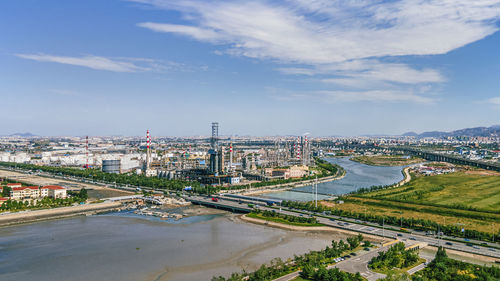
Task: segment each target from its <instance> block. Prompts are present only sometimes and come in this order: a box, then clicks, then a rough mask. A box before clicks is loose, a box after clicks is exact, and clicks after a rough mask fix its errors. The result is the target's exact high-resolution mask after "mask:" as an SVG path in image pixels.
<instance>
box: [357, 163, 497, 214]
mask: <svg viewBox="0 0 500 281" xmlns="http://www.w3.org/2000/svg"><path fill="white" fill-rule="evenodd" d="M489 174H490V175H488V174H481V173H480V172H457V173H451V174H443V175H435V176H421V177H417V178H414V179H412V180H411V181H410V182H409V183H407V184H405V185H403V186H401V187H397V188H390V189H385V190H380V191H375V192H371V193H367V194H364V195H363V197H371V198H377V199H389V200H397V201H405V202H411V203H417V204H429V205H441V206H451V207H458V208H460V207H464V208H474V209H477V210H481V211H493V212H500V175H498V174H496V175H492V174H494V173H489ZM413 177H414V175H412V178H413Z"/></svg>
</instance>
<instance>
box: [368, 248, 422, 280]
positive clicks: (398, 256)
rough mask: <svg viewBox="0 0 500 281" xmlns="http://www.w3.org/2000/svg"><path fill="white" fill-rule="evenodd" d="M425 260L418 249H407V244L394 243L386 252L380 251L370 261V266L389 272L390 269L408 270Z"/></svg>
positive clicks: (376, 270)
mask: <svg viewBox="0 0 500 281" xmlns="http://www.w3.org/2000/svg"><path fill="white" fill-rule="evenodd" d="M422 262H424V260H423V259H421V258H419V256H418V251H416V250H405V244H404V243H403V242H399V243H397V244H394V245H393V246H391V247H390V248H389V250H387V251H386V252H379V253H378V256H376V257H373V258H372V259H371V260H370V262H369V263H368V267H369V268H370V269H371V270H373V271H375V272H379V273H383V274H388V273H389V272H390V271H396V272H398V271H399V272H406V271H407V270H408V269H410V268H412V267H414V266H416V265H418V264H420V263H422Z"/></svg>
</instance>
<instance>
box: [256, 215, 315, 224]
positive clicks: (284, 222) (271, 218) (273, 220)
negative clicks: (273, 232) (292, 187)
mask: <svg viewBox="0 0 500 281" xmlns="http://www.w3.org/2000/svg"><path fill="white" fill-rule="evenodd" d="M246 216H247V217H249V218H254V219H261V220H266V221H272V222H277V223H282V224H288V225H293V226H323V224H321V223H302V222H290V221H287V220H285V219H283V218H278V217H265V216H263V215H262V214H256V213H249V214H247V215H246Z"/></svg>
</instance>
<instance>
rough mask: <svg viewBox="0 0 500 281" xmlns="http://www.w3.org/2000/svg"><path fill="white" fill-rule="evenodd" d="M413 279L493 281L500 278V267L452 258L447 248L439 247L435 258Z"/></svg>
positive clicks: (415, 280) (421, 280)
mask: <svg viewBox="0 0 500 281" xmlns="http://www.w3.org/2000/svg"><path fill="white" fill-rule="evenodd" d="M411 279H412V280H413V281H426V280H440V281H473V280H484V281H490V280H491V281H493V280H500V268H498V267H496V266H480V265H476V264H470V263H466V262H462V261H458V260H454V259H450V258H448V255H447V254H446V250H445V249H444V248H442V247H439V248H438V251H437V253H436V257H435V258H434V260H433V261H432V262H430V263H429V264H428V265H427V267H426V268H424V269H423V270H421V271H418V272H417V273H415V274H414V275H412V278H411Z"/></svg>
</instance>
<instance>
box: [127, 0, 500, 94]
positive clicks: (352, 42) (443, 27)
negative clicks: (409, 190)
mask: <svg viewBox="0 0 500 281" xmlns="http://www.w3.org/2000/svg"><path fill="white" fill-rule="evenodd" d="M131 1H134V2H139V3H143V4H146V5H150V6H153V7H156V8H160V9H168V10H177V11H179V12H181V13H182V15H183V16H184V19H185V20H186V21H187V22H191V24H190V25H174V24H169V23H152V22H148V23H142V24H139V25H140V26H143V27H147V28H149V29H152V30H154V31H161V32H168V33H176V34H183V35H185V36H189V37H191V38H194V39H196V40H200V41H204V42H209V43H211V44H216V45H219V46H221V48H223V49H224V52H225V53H229V54H232V55H237V56H246V57H251V58H258V59H270V60H273V61H275V62H277V63H279V64H281V67H279V68H278V70H279V71H280V72H282V73H286V74H291V75H306V76H310V77H315V79H318V80H319V81H321V82H324V83H326V85H332V84H334V85H332V86H337V87H341V88H345V87H348V88H357V89H361V90H356V91H347V92H343V91H331V92H330V94H329V95H328V96H330V97H331V98H332V99H335V100H353V99H356V100H359V101H361V100H380V101H395V100H397V101H408V102H420V103H429V102H431V101H432V99H431V98H429V97H427V96H425V95H424V94H425V93H420V92H418V91H413V86H414V85H416V84H436V83H443V82H445V81H446V78H445V77H444V75H443V74H441V72H440V71H439V70H437V69H432V68H417V67H414V66H411V65H409V64H406V63H395V62H393V61H394V58H395V57H399V56H421V55H440V54H446V53H448V52H450V51H452V50H455V49H457V48H459V47H462V46H465V45H467V44H470V43H472V42H475V41H478V40H480V39H482V38H484V37H486V36H488V35H491V34H493V33H494V32H496V31H497V30H498V29H499V28H498V26H497V25H496V22H497V21H498V20H499V19H500V1H499V0H474V1H470V0H418V1H417V0H399V1H398V0H396V1H377V0H358V1H347V0H346V1H329V0H288V1H275V2H270V1H266V0H256V1H248V0H245V1H244V0H241V1H211V2H210V3H208V2H207V1H202V0H192V1H181V0H178V1H175V0H131ZM408 93H411V94H408ZM398 95H399V96H400V97H399V98H398V97H397V96H398ZM355 96H356V97H357V98H354V97H355Z"/></svg>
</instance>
